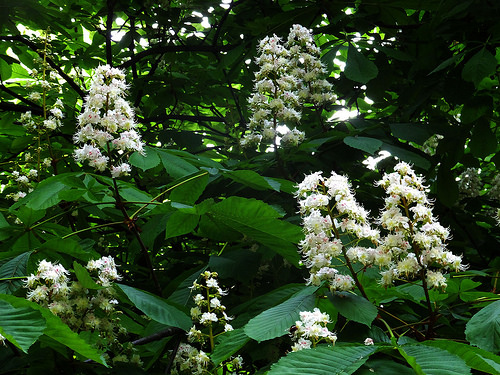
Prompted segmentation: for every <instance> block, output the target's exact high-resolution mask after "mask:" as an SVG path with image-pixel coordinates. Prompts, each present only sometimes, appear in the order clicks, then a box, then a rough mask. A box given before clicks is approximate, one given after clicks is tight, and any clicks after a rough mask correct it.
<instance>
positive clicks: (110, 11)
mask: <svg viewBox="0 0 500 375" xmlns="http://www.w3.org/2000/svg"><path fill="white" fill-rule="evenodd" d="M115 4H116V0H108V1H107V2H106V6H107V8H108V15H107V17H106V62H107V63H108V65H109V66H113V52H112V50H111V31H112V28H113V8H114V7H115Z"/></svg>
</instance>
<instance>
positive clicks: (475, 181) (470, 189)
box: [458, 168, 482, 198]
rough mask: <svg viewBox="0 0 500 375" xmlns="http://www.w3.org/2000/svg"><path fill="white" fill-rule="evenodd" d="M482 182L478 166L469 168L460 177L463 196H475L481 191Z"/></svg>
mask: <svg viewBox="0 0 500 375" xmlns="http://www.w3.org/2000/svg"><path fill="white" fill-rule="evenodd" d="M481 189H482V183H481V178H480V176H479V170H478V169H477V168H467V169H466V170H465V171H463V172H462V173H461V174H460V176H459V177H458V190H459V192H460V194H461V195H462V197H465V198H475V197H478V196H479V195H480V193H481Z"/></svg>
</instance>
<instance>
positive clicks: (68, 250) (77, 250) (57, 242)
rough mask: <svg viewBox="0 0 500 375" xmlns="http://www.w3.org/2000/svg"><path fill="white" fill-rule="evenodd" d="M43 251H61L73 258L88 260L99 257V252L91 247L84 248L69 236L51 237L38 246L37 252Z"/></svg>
mask: <svg viewBox="0 0 500 375" xmlns="http://www.w3.org/2000/svg"><path fill="white" fill-rule="evenodd" d="M42 251H43V252H45V253H49V254H50V253H52V252H55V253H62V254H69V255H71V256H73V257H74V258H77V259H80V260H82V261H85V262H88V261H89V260H91V259H97V258H99V253H97V252H96V251H95V250H93V249H91V248H90V249H88V250H84V249H83V248H82V246H81V245H80V244H79V243H78V242H77V241H75V240H72V239H71V238H65V239H62V238H53V239H50V240H48V241H46V242H44V243H43V244H42V245H41V246H40V247H39V248H38V252H42Z"/></svg>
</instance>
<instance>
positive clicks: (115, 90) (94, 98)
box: [73, 65, 144, 178]
mask: <svg viewBox="0 0 500 375" xmlns="http://www.w3.org/2000/svg"><path fill="white" fill-rule="evenodd" d="M127 88H128V86H127V84H126V82H125V74H124V72H123V71H122V70H120V69H117V68H112V67H110V66H109V65H104V66H100V67H98V68H97V69H96V70H95V72H94V76H93V77H92V81H91V84H90V92H89V95H88V96H87V98H86V99H85V103H84V107H83V113H82V114H81V115H80V116H78V125H79V128H78V131H77V132H76V133H75V135H74V136H73V139H74V141H75V143H78V144H81V143H83V146H82V147H81V148H79V149H77V150H75V152H74V157H75V160H76V161H77V162H79V163H83V162H85V161H87V162H88V164H89V165H90V166H92V167H94V168H95V169H96V170H98V171H100V172H103V171H104V170H106V169H108V168H109V170H110V172H111V176H112V177H113V178H117V177H120V176H124V175H127V174H128V172H130V171H131V168H130V165H129V164H128V163H126V162H123V161H122V159H123V158H126V156H127V153H128V152H132V151H137V152H139V153H141V154H144V149H143V147H144V144H143V142H142V140H141V136H140V135H139V133H137V131H136V130H135V127H136V126H137V125H136V123H135V122H134V110H133V109H132V108H131V107H130V104H129V103H128V102H127V101H126V100H125V99H124V97H125V94H126V90H127ZM110 158H112V159H113V160H110Z"/></svg>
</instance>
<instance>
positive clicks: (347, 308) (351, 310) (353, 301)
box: [328, 292, 378, 327]
mask: <svg viewBox="0 0 500 375" xmlns="http://www.w3.org/2000/svg"><path fill="white" fill-rule="evenodd" d="M328 299H329V300H330V301H331V302H332V304H333V306H335V308H336V309H337V310H338V311H339V313H340V314H341V315H343V316H344V317H346V318H347V319H349V320H353V321H355V322H358V323H362V324H365V325H367V326H368V327H370V326H371V324H372V322H373V320H374V319H375V318H376V317H377V314H378V312H377V308H376V307H375V306H374V305H373V303H371V302H370V301H368V300H367V299H366V298H363V297H360V296H358V295H356V294H352V293H347V292H339V293H334V294H329V295H328Z"/></svg>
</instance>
